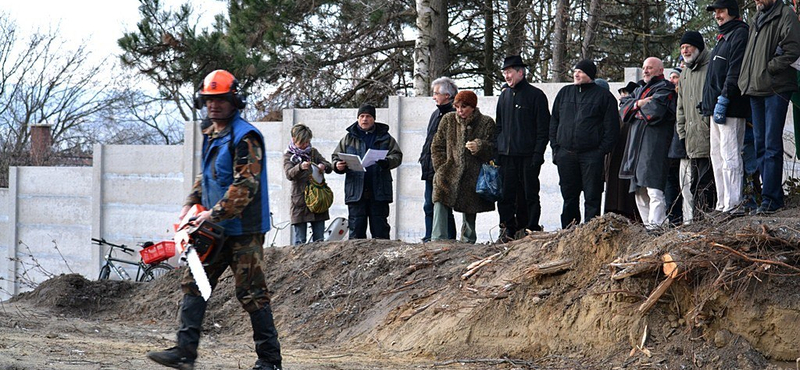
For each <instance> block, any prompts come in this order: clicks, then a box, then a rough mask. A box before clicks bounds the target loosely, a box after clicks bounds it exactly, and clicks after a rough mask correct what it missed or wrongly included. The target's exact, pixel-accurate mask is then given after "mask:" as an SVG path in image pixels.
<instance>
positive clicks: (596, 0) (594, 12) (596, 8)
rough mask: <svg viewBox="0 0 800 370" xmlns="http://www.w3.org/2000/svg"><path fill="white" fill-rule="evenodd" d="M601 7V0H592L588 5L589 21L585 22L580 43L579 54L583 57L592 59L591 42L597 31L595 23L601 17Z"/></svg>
mask: <svg viewBox="0 0 800 370" xmlns="http://www.w3.org/2000/svg"><path fill="white" fill-rule="evenodd" d="M602 7H603V1H602V0H592V2H591V4H590V5H589V21H588V22H586V31H585V32H584V36H583V44H582V45H581V56H582V57H583V59H592V46H593V44H592V42H593V41H594V36H595V34H596V32H597V23H598V22H599V20H600V18H601V17H602V15H601V14H600V12H601V11H602Z"/></svg>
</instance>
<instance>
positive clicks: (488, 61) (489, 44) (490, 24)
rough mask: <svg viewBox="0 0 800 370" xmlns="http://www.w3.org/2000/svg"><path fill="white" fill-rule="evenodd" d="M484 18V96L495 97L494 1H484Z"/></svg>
mask: <svg viewBox="0 0 800 370" xmlns="http://www.w3.org/2000/svg"><path fill="white" fill-rule="evenodd" d="M483 18H484V22H485V24H486V26H485V31H484V34H483V50H484V54H483V95H485V96H492V95H494V78H492V75H493V74H494V71H495V70H497V66H495V65H494V8H493V4H492V0H484V4H483Z"/></svg>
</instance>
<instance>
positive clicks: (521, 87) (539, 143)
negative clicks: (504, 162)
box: [495, 79, 550, 156]
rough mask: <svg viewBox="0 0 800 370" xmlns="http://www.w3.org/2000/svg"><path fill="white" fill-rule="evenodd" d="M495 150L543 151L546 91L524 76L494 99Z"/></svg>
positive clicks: (502, 152) (547, 118)
mask: <svg viewBox="0 0 800 370" xmlns="http://www.w3.org/2000/svg"><path fill="white" fill-rule="evenodd" d="M495 119H496V120H497V153H498V154H500V155H508V156H533V155H534V154H538V155H544V151H545V149H547V141H548V140H549V132H550V110H549V109H548V104H547V95H545V94H544V92H542V90H539V89H538V88H536V87H534V86H533V85H531V84H529V83H528V81H527V80H525V79H523V80H522V81H520V82H519V83H517V84H516V85H515V86H514V87H513V88H508V89H505V90H503V92H502V93H501V94H500V97H499V98H498V100H497V114H496V117H495Z"/></svg>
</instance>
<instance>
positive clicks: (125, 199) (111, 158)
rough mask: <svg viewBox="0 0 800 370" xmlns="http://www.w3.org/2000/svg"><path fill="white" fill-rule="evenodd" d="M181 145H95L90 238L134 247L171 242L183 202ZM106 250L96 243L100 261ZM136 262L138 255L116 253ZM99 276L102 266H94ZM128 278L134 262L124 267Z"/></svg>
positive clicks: (94, 249) (94, 247)
mask: <svg viewBox="0 0 800 370" xmlns="http://www.w3.org/2000/svg"><path fill="white" fill-rule="evenodd" d="M183 162H184V158H183V148H182V147H180V146H165V145H113V146H104V145H97V146H95V148H94V161H93V168H92V178H93V181H92V184H93V188H92V198H93V199H94V200H97V201H95V202H93V203H92V206H93V207H95V209H94V210H93V212H91V215H92V237H94V238H105V239H106V240H108V241H109V242H112V243H114V244H125V245H127V246H128V247H131V248H133V249H135V250H137V251H138V250H139V248H137V244H138V243H141V242H144V241H153V242H159V241H162V240H171V239H172V236H173V234H174V230H173V228H172V226H173V224H174V223H176V222H177V217H178V213H179V212H180V209H181V206H182V205H183V200H184V198H185V197H186V194H187V193H188V192H185V191H184V190H183V184H184V175H185V174H184V172H183ZM104 251H105V249H104V248H103V249H101V248H100V247H98V246H97V245H92V250H91V255H92V256H93V259H94V260H95V261H101V259H102V257H103V253H104ZM115 256H116V257H119V258H121V259H126V260H132V261H138V259H139V256H138V255H134V256H127V255H125V254H122V253H116V254H115ZM93 267H94V270H93V271H92V273H91V274H90V275H89V276H90V277H95V276H97V275H98V274H99V272H100V267H101V264H100V263H97V264H94V265H93ZM123 267H125V268H126V270H127V271H128V273H129V275H130V276H133V277H135V276H136V272H137V271H136V270H137V267H136V266H130V265H123Z"/></svg>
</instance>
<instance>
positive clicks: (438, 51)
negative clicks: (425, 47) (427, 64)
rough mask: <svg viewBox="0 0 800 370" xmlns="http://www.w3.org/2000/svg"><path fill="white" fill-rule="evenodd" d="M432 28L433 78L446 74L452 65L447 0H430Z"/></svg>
mask: <svg viewBox="0 0 800 370" xmlns="http://www.w3.org/2000/svg"><path fill="white" fill-rule="evenodd" d="M430 3H431V9H432V10H433V13H432V14H431V29H432V30H433V42H432V44H431V68H430V71H431V79H436V78H439V77H441V76H444V75H445V74H447V72H448V68H449V67H450V44H449V42H448V40H449V39H450V34H449V32H448V25H449V22H448V18H449V17H448V16H447V6H448V1H447V0H430Z"/></svg>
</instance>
